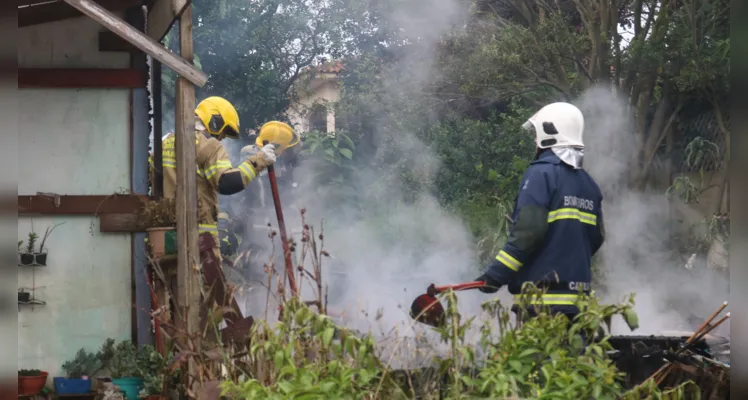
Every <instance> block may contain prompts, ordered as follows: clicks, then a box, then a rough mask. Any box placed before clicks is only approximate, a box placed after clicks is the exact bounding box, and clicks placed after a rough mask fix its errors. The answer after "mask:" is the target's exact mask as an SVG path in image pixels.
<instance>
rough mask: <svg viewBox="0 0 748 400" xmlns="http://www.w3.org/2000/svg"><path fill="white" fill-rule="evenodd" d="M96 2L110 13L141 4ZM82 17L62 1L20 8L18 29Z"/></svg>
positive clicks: (135, 0) (134, 1)
mask: <svg viewBox="0 0 748 400" xmlns="http://www.w3.org/2000/svg"><path fill="white" fill-rule="evenodd" d="M96 2H97V3H98V4H100V5H101V6H102V7H104V8H106V9H107V10H109V11H122V10H126V9H128V8H130V7H134V6H137V5H139V4H140V0H96ZM37 3H38V2H37ZM82 16H83V14H82V13H81V12H80V11H78V10H76V9H75V8H73V7H70V6H69V5H67V4H65V2H64V1H62V0H60V1H55V2H52V3H44V4H37V5H32V6H28V7H19V8H18V27H19V28H21V27H24V26H32V25H39V24H46V23H49V22H54V21H62V20H65V19H70V18H77V17H82Z"/></svg>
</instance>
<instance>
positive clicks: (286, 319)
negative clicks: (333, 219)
mask: <svg viewBox="0 0 748 400" xmlns="http://www.w3.org/2000/svg"><path fill="white" fill-rule="evenodd" d="M251 338H252V339H251V343H253V344H252V346H251V347H250V349H249V357H250V359H251V361H252V362H251V364H250V365H249V366H248V368H249V369H248V372H249V376H248V377H247V379H246V380H245V381H244V382H240V381H237V382H234V381H230V382H225V384H224V387H223V393H224V395H226V396H228V397H229V398H258V399H279V400H280V399H288V398H297V397H298V396H305V397H308V398H321V397H327V398H335V399H367V398H373V397H372V396H373V395H374V394H375V393H376V392H377V388H378V387H380V385H383V384H384V385H383V388H384V390H385V392H386V393H390V390H394V389H395V388H394V387H393V386H392V384H393V381H392V380H391V379H390V378H388V377H387V374H386V373H385V374H384V375H382V373H383V372H384V371H385V369H384V367H383V365H382V364H381V362H380V361H379V359H378V358H377V356H376V352H375V342H374V339H373V338H372V337H371V336H366V337H363V338H359V337H357V336H355V335H353V334H352V333H351V332H350V331H348V330H345V329H339V328H338V327H336V326H335V325H334V324H333V322H332V321H331V320H330V318H329V317H327V316H325V315H321V314H318V313H316V312H315V311H313V310H312V309H311V308H309V307H307V306H306V305H304V304H303V303H302V302H300V301H299V300H298V299H296V298H293V299H291V300H289V301H288V302H287V303H286V305H285V306H284V312H283V318H282V320H281V321H279V322H278V323H277V324H276V325H275V326H274V327H272V328H271V327H270V326H269V325H268V324H267V323H264V322H262V323H259V324H257V325H256V326H255V327H254V328H253V330H252V334H251ZM395 392H397V391H396V390H395Z"/></svg>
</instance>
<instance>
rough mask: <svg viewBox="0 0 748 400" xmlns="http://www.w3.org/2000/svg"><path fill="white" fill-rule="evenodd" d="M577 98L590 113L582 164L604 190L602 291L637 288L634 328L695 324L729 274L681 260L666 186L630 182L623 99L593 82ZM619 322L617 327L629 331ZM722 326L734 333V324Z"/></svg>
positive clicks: (610, 298)
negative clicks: (643, 187)
mask: <svg viewBox="0 0 748 400" xmlns="http://www.w3.org/2000/svg"><path fill="white" fill-rule="evenodd" d="M575 104H576V105H577V106H578V107H579V108H580V109H581V110H582V112H583V114H584V116H585V146H586V149H585V169H586V170H587V171H588V172H589V173H590V175H592V177H593V178H594V179H595V180H596V181H597V182H598V184H599V185H600V188H601V189H602V192H603V197H604V199H603V213H604V220H605V229H606V241H605V244H603V247H602V248H601V250H600V251H601V254H600V256H601V263H602V271H603V281H602V282H601V283H602V285H603V288H602V295H603V299H604V300H606V301H607V302H616V301H621V300H622V299H623V298H624V296H625V295H626V294H629V293H635V294H636V312H637V313H638V315H639V321H640V325H641V327H640V328H639V329H638V330H637V331H636V332H634V333H633V334H637V335H650V334H662V333H666V332H667V331H674V330H676V331H678V330H679V331H688V330H691V331H693V330H695V329H696V328H697V327H698V325H699V324H700V323H701V322H703V320H704V319H705V318H707V317H708V316H709V315H711V314H712V312H714V310H716V309H717V307H719V305H721V304H722V302H724V301H726V300H727V297H728V293H729V292H728V290H729V287H728V282H727V280H726V279H725V277H724V275H721V274H719V273H717V272H716V271H714V270H709V269H706V260H699V261H700V262H698V263H696V265H697V266H696V267H695V268H694V269H692V270H689V269H686V268H685V267H684V265H685V263H686V259H687V258H688V256H690V254H679V253H678V251H677V249H674V248H673V244H672V243H669V239H670V237H671V229H672V222H671V214H670V207H671V204H670V203H669V200H668V198H667V197H665V196H664V193H665V189H666V188H665V187H660V188H654V189H651V190H649V191H645V192H640V191H633V190H631V189H630V188H629V186H628V185H627V182H628V177H629V174H630V172H631V168H632V165H631V163H630V161H631V160H632V159H633V158H634V155H635V154H636V151H637V147H636V141H635V136H634V124H633V117H632V114H631V113H630V111H629V108H628V107H627V104H626V101H625V100H624V99H622V98H620V97H617V96H616V95H615V94H614V92H613V90H611V88H609V87H596V88H592V89H590V90H588V91H587V92H586V93H584V94H583V95H582V96H581V97H580V98H579V99H577V100H576V101H575ZM674 201H677V200H674ZM617 322H618V323H617V324H615V326H614V327H615V331H616V332H617V333H619V334H631V331H630V330H629V329H628V328H627V327H625V326H624V324H623V323H622V321H617ZM718 333H721V334H724V335H728V336H729V326H724V328H721V329H719V331H718Z"/></svg>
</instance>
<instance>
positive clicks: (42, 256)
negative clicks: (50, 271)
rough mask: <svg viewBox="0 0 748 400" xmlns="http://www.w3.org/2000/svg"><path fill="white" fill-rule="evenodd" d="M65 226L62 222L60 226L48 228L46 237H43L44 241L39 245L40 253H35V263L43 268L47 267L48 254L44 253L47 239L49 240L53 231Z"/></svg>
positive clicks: (45, 232)
mask: <svg viewBox="0 0 748 400" xmlns="http://www.w3.org/2000/svg"><path fill="white" fill-rule="evenodd" d="M62 224H64V222H60V223H59V224H56V225H53V226H51V227H49V226H48V227H47V229H46V230H45V231H44V236H42V241H41V243H39V251H38V252H35V253H34V261H35V262H36V263H37V264H39V265H42V266H46V265H47V253H46V252H45V251H44V244H45V243H46V242H47V238H49V235H51V234H52V231H53V230H55V228H57V227H58V226H60V225H62Z"/></svg>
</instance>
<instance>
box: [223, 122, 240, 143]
mask: <svg viewBox="0 0 748 400" xmlns="http://www.w3.org/2000/svg"><path fill="white" fill-rule="evenodd" d="M221 132H222V133H223V134H224V135H225V136H226V137H229V138H232V139H236V138H238V137H239V132H237V131H236V129H234V127H233V126H231V125H228V124H226V125H224V127H223V130H222V131H221Z"/></svg>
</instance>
